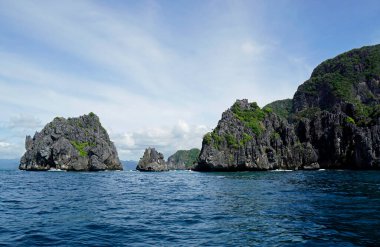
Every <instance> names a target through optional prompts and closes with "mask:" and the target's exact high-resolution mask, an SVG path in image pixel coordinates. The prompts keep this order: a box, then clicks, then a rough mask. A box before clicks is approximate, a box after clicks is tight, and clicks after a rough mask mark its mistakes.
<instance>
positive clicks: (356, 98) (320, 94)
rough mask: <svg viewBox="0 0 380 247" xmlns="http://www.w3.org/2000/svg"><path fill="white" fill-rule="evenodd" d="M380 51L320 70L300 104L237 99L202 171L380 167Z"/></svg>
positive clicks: (212, 137) (208, 141) (297, 98)
mask: <svg viewBox="0 0 380 247" xmlns="http://www.w3.org/2000/svg"><path fill="white" fill-rule="evenodd" d="M379 83H380V45H375V46H367V47H363V48H360V49H354V50H351V51H349V52H346V53H343V54H341V55H339V56H337V57H335V58H333V59H329V60H327V61H325V62H323V63H321V64H320V65H319V66H317V67H316V68H315V69H314V71H313V72H312V74H311V77H310V79H309V80H307V81H306V82H304V83H303V84H302V85H301V86H299V87H298V90H297V91H296V93H295V94H294V97H293V99H286V100H280V101H275V102H273V103H270V104H268V105H267V106H265V107H263V108H262V109H261V108H260V107H258V106H257V104H256V103H254V102H253V103H249V102H248V100H237V101H236V102H235V103H234V104H233V105H232V107H231V108H229V109H228V110H227V111H225V112H224V113H223V115H222V118H221V120H220V121H219V123H218V125H217V126H216V128H215V129H214V130H213V131H212V132H210V133H207V134H206V135H205V136H204V138H203V142H202V150H201V153H200V156H199V160H198V165H197V166H196V167H195V168H194V169H195V170H197V171H247V170H272V169H291V170H297V169H320V168H323V169H379V168H380V104H379V103H380V87H379Z"/></svg>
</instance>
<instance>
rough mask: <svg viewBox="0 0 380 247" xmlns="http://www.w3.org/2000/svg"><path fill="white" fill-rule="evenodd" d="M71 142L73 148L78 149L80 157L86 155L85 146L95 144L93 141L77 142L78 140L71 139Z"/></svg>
mask: <svg viewBox="0 0 380 247" xmlns="http://www.w3.org/2000/svg"><path fill="white" fill-rule="evenodd" d="M71 144H72V145H73V146H74V147H75V149H76V150H77V151H78V153H79V155H80V156H82V157H86V156H88V153H87V151H86V148H87V147H93V146H95V144H94V143H89V142H78V141H71Z"/></svg>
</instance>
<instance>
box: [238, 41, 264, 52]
mask: <svg viewBox="0 0 380 247" xmlns="http://www.w3.org/2000/svg"><path fill="white" fill-rule="evenodd" d="M240 48H241V50H242V52H243V53H245V54H247V55H259V54H260V53H262V52H264V51H265V49H266V48H265V46H264V45H258V44H255V43H254V42H252V41H245V42H244V43H242V44H241V46H240Z"/></svg>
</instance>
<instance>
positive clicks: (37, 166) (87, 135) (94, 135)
mask: <svg viewBox="0 0 380 247" xmlns="http://www.w3.org/2000/svg"><path fill="white" fill-rule="evenodd" d="M25 148H26V152H25V154H24V155H23V156H22V158H21V160H20V166H19V169H20V170H37V171H44V170H49V169H52V168H54V169H61V170H67V171H101V170H122V169H123V168H122V165H121V163H120V160H119V158H118V154H117V151H116V148H115V146H114V144H113V143H112V142H111V141H110V139H109V136H108V134H107V132H106V130H105V129H104V128H103V127H102V125H101V123H100V121H99V118H98V116H96V115H95V114H94V113H90V114H89V115H83V116H80V117H78V118H68V119H65V118H58V117H57V118H55V119H54V120H53V121H52V122H50V123H49V124H47V125H46V126H45V127H44V128H43V129H42V131H41V132H36V134H35V135H34V137H33V138H31V137H30V136H27V137H26V140H25Z"/></svg>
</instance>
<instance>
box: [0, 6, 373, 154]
mask: <svg viewBox="0 0 380 247" xmlns="http://www.w3.org/2000/svg"><path fill="white" fill-rule="evenodd" d="M379 12H380V5H379V4H378V3H377V2H376V1H362V2H357V1H347V2H346V4H344V5H342V3H341V1H329V2H328V3H327V2H322V1H308V2H306V1H295V0H294V1H287V0H284V1H259V0H258V1H244V0H241V1H154V0H147V1H96V0H95V1H87V0H83V1H44V0H38V1H36V0H28V1H22V0H20V1H7V0H3V1H0V27H1V30H2V36H1V37H0V57H1V59H0V90H1V92H2V97H1V106H0V109H1V113H2V115H1V119H0V158H19V157H20V156H21V155H22V154H23V152H24V151H25V150H24V141H25V136H26V135H33V134H34V133H35V131H40V130H41V129H42V128H43V126H44V125H45V124H47V123H48V122H50V121H51V120H52V119H54V117H56V116H62V117H66V118H67V117H77V116H80V115H83V114H88V113H89V112H94V113H96V114H97V115H98V116H99V117H100V120H101V122H102V124H103V126H104V127H105V128H106V129H107V131H108V132H109V135H110V137H111V140H112V141H113V142H114V143H115V144H116V147H117V149H118V153H119V157H120V158H121V159H122V160H138V159H139V157H141V156H142V154H143V150H144V149H145V148H146V147H148V146H151V147H156V148H157V149H158V150H159V151H160V152H163V153H164V155H165V158H167V157H168V156H169V155H170V154H173V153H174V152H175V151H176V150H177V149H190V148H193V147H197V148H201V142H202V137H203V135H204V134H205V133H206V132H208V131H210V130H211V129H212V128H214V127H215V126H216V124H217V122H218V120H219V119H220V116H221V114H222V112H223V111H224V110H226V109H227V108H228V107H230V106H231V105H232V104H233V102H234V101H235V100H236V99H243V98H246V99H248V100H249V101H255V102H257V103H258V104H259V105H260V106H264V105H266V104H268V103H270V102H272V101H274V100H279V99H285V98H292V97H293V94H294V92H295V91H296V89H297V87H298V86H299V85H300V84H301V83H303V82H304V81H305V80H307V79H308V78H309V76H310V73H311V72H312V69H313V68H314V67H315V66H317V65H318V64H319V63H321V62H322V61H323V60H325V59H328V58H331V57H334V56H336V55H338V54H340V53H342V52H345V51H348V50H350V49H353V48H358V47H362V46H365V45H373V44H376V43H380V29H379V28H378V27H379V26H380V25H379V24H380V18H379V16H378V13H379ZM321 13H323V18H321V16H322V15H321ZM352 27H354V30H355V31H354V30H353V29H352V31H349V30H351V28H352Z"/></svg>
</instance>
